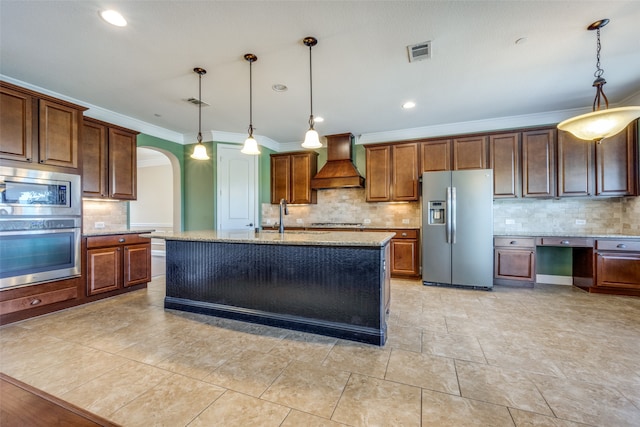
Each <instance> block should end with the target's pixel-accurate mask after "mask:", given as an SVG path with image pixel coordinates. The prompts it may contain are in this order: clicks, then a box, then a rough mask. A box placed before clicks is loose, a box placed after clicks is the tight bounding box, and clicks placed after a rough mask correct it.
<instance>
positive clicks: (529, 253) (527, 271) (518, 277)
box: [493, 237, 536, 286]
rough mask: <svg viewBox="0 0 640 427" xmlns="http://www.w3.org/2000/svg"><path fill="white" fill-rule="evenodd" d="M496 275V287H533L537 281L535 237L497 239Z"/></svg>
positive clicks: (495, 249)
mask: <svg viewBox="0 0 640 427" xmlns="http://www.w3.org/2000/svg"><path fill="white" fill-rule="evenodd" d="M493 245H494V263H493V265H494V275H493V283H494V284H496V285H518V286H523V285H524V286H533V284H534V283H535V280H536V243H535V239H534V238H533V237H496V238H494V239H493Z"/></svg>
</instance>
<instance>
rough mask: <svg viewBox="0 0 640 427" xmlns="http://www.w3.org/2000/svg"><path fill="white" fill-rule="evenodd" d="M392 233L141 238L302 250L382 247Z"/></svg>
mask: <svg viewBox="0 0 640 427" xmlns="http://www.w3.org/2000/svg"><path fill="white" fill-rule="evenodd" d="M394 235H395V233H382V232H371V233H367V232H362V233H353V232H350V231H285V233H284V234H280V233H278V232H277V231H267V230H263V231H261V232H259V233H256V232H254V231H244V230H238V231H233V230H229V231H213V230H204V231H186V232H183V233H150V234H147V235H146V236H144V237H153V238H158V239H165V240H183V241H194V242H224V243H252V244H263V245H301V246H384V245H385V244H387V243H388V242H389V241H390V240H391V238H392V237H393V236H394Z"/></svg>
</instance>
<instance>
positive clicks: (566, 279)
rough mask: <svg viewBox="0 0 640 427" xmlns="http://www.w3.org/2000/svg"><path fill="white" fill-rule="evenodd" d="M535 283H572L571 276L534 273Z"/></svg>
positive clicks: (569, 284)
mask: <svg viewBox="0 0 640 427" xmlns="http://www.w3.org/2000/svg"><path fill="white" fill-rule="evenodd" d="M536 283H544V284H548V285H566V286H571V285H573V277H572V276H554V275H552V274H536Z"/></svg>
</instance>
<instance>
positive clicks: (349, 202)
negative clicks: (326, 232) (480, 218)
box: [262, 188, 422, 228]
mask: <svg viewBox="0 0 640 427" xmlns="http://www.w3.org/2000/svg"><path fill="white" fill-rule="evenodd" d="M278 220H279V206H278V205H272V204H269V203H263V204H262V224H263V225H270V224H275V223H277V222H278ZM367 221H369V222H367ZM283 222H284V225H285V227H304V226H309V225H311V224H313V223H359V224H364V225H366V226H368V227H380V228H393V227H415V228H419V227H420V223H421V222H422V220H421V208H420V203H419V202H410V203H406V202H405V203H367V202H366V197H365V190H364V189H361V188H339V189H332V190H321V191H318V203H317V204H314V205H289V215H285V217H284V221H283Z"/></svg>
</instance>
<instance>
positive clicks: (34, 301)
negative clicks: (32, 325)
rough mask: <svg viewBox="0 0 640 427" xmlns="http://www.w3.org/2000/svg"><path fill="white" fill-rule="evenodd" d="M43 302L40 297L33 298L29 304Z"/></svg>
mask: <svg viewBox="0 0 640 427" xmlns="http://www.w3.org/2000/svg"><path fill="white" fill-rule="evenodd" d="M41 302H42V300H41V299H39V298H34V299H32V300H31V302H30V303H29V305H38V304H40V303H41Z"/></svg>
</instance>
